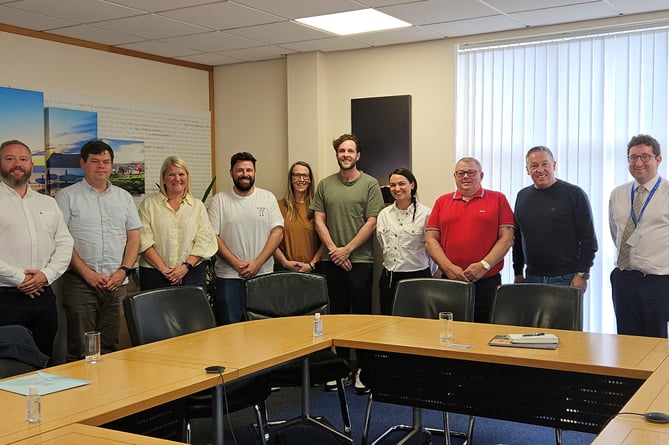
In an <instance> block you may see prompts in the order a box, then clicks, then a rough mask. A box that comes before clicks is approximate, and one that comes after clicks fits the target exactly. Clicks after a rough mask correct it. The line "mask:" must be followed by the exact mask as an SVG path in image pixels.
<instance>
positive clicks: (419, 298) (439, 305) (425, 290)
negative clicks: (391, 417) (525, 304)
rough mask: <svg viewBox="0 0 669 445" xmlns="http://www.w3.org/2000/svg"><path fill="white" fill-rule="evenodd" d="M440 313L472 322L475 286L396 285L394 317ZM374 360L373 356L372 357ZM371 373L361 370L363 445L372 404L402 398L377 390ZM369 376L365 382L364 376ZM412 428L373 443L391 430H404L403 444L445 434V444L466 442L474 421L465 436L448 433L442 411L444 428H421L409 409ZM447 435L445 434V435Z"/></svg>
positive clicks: (433, 281) (436, 281)
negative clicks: (364, 391)
mask: <svg viewBox="0 0 669 445" xmlns="http://www.w3.org/2000/svg"><path fill="white" fill-rule="evenodd" d="M439 312H453V319H454V320H456V321H472V320H473V319H474V286H473V285H472V284H471V283H467V282H464V281H454V280H446V279H440V278H411V279H407V280H401V281H400V282H398V283H397V287H396V289H395V296H394V304H393V315H399V316H403V317H415V318H432V319H436V318H439ZM371 360H373V357H372V358H371ZM370 374H371V372H369V373H368V372H365V371H364V370H363V376H362V377H363V381H364V383H365V384H366V385H367V386H369V387H370V388H371V392H370V394H369V398H368V399H367V410H366V412H365V424H364V431H363V436H362V443H363V445H366V444H367V442H368V437H367V436H368V433H369V425H370V419H371V413H372V401H373V400H376V401H380V402H386V403H400V404H405V403H401V402H402V401H401V397H393V396H392V392H393V391H392V388H384V389H383V391H380V390H379V388H378V387H377V385H376V383H377V382H375V379H374V378H373V376H371V375H370ZM366 376H367V377H368V379H367V380H365V377H366ZM411 408H412V417H413V422H412V425H394V426H391V427H390V428H388V429H387V430H386V431H385V432H384V433H383V434H382V435H381V436H379V437H378V438H377V439H376V440H374V442H372V444H376V443H378V442H380V441H381V440H383V439H384V438H385V437H386V436H388V435H389V434H391V433H392V432H394V431H406V432H407V434H406V435H405V436H404V437H403V439H402V443H404V442H406V441H407V440H409V439H410V438H411V437H413V436H415V435H417V434H426V435H428V438H430V436H431V435H432V433H438V434H444V441H445V443H446V445H448V444H450V436H455V437H459V438H463V439H467V437H469V436H468V435H469V434H471V431H472V429H473V427H474V418H473V417H470V419H469V431H468V432H467V433H460V432H451V431H450V427H449V421H448V413H447V412H444V413H443V416H444V429H443V430H440V429H435V428H427V427H424V426H423V425H422V419H421V417H422V416H421V413H422V412H421V408H419V407H416V406H412V407H411ZM446 431H447V432H448V433H445V432H446Z"/></svg>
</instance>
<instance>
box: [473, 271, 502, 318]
mask: <svg viewBox="0 0 669 445" xmlns="http://www.w3.org/2000/svg"><path fill="white" fill-rule="evenodd" d="M500 284H502V276H501V275H500V274H497V275H493V276H491V277H487V278H482V279H480V280H478V281H477V282H475V283H474V321H475V322H477V323H490V310H491V309H492V300H493V299H494V298H495V289H497V286H499V285H500Z"/></svg>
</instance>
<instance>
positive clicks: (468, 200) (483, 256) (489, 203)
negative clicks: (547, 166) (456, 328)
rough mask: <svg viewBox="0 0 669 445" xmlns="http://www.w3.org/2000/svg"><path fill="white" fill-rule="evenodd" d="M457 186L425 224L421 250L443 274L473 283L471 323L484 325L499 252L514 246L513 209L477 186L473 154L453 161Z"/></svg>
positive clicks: (495, 194)
mask: <svg viewBox="0 0 669 445" xmlns="http://www.w3.org/2000/svg"><path fill="white" fill-rule="evenodd" d="M453 176H454V177H455V185H456V187H457V190H456V191H455V192H453V193H448V194H446V195H443V196H441V197H439V199H437V201H436V202H435V204H434V206H433V207H432V213H431V214H430V217H429V219H428V221H427V225H426V227H425V230H426V237H425V248H426V249H427V252H428V253H429V255H430V257H432V259H433V260H434V262H435V263H437V265H438V266H439V269H440V270H441V273H442V276H443V277H446V278H449V279H451V280H460V281H469V282H472V283H474V293H475V303H474V321H477V322H482V323H487V322H488V321H489V320H490V308H491V306H492V299H493V296H494V294H495V289H496V288H497V286H499V285H500V284H501V282H502V279H501V276H500V274H499V272H500V271H501V270H502V267H504V255H506V253H507V252H508V251H509V249H510V248H511V246H512V245H513V230H514V220H513V211H512V210H511V206H510V205H509V202H508V201H507V200H506V197H505V196H504V195H503V194H502V193H500V192H493V191H491V190H485V189H483V188H482V187H481V180H482V179H483V171H482V169H481V163H480V162H479V161H478V160H476V159H474V158H462V159H460V160H459V161H458V162H457V164H455V173H454V174H453Z"/></svg>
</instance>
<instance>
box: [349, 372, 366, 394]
mask: <svg viewBox="0 0 669 445" xmlns="http://www.w3.org/2000/svg"><path fill="white" fill-rule="evenodd" d="M353 387H354V388H355V393H356V394H369V388H368V387H366V386H365V385H364V383H362V381H361V380H360V369H359V368H358V370H357V371H356V373H355V385H353Z"/></svg>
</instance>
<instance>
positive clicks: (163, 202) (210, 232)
mask: <svg viewBox="0 0 669 445" xmlns="http://www.w3.org/2000/svg"><path fill="white" fill-rule="evenodd" d="M139 218H140V220H141V221H142V228H141V229H140V237H141V245H140V249H139V251H140V252H141V256H140V258H139V266H140V267H139V285H140V289H141V290H148V289H155V288H159V287H167V286H180V285H195V286H202V287H206V285H207V265H206V263H207V261H208V260H209V258H211V257H212V256H213V255H214V254H215V253H216V251H217V250H218V245H217V243H216V235H215V234H214V229H213V228H212V227H211V223H210V222H209V217H208V216H207V209H206V208H205V206H204V204H203V203H202V201H200V200H199V199H196V198H194V197H193V195H192V194H191V193H190V175H189V173H188V166H186V163H185V162H184V160H183V159H181V158H179V157H177V156H170V157H168V158H166V159H165V161H164V162H163V165H162V167H161V168H160V191H159V192H156V193H155V194H153V195H150V196H148V197H146V198H145V199H144V201H142V203H141V204H140V206H139Z"/></svg>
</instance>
